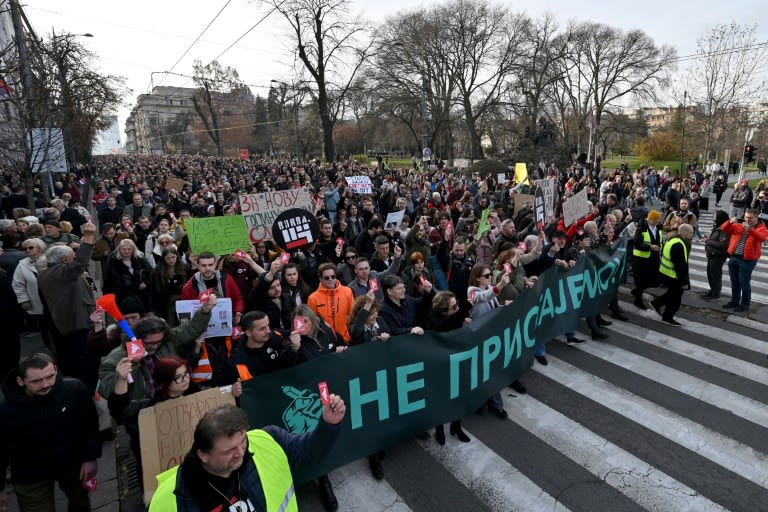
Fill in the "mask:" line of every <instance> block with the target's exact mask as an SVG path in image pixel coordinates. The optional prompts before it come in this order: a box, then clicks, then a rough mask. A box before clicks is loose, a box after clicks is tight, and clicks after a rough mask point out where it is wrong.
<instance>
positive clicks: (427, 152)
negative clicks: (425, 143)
mask: <svg viewBox="0 0 768 512" xmlns="http://www.w3.org/2000/svg"><path fill="white" fill-rule="evenodd" d="M422 155H424V158H423V160H424V161H425V162H428V161H429V159H430V158H432V150H431V149H429V148H424V151H422Z"/></svg>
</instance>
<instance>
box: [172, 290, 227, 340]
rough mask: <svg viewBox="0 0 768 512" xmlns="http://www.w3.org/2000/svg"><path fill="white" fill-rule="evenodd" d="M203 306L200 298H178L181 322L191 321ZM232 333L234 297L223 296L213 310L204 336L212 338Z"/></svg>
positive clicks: (177, 313) (177, 306) (177, 310)
mask: <svg viewBox="0 0 768 512" xmlns="http://www.w3.org/2000/svg"><path fill="white" fill-rule="evenodd" d="M201 307H203V304H201V303H200V301H199V300H177V301H176V315H177V316H178V317H179V324H183V323H185V322H189V321H190V320H191V319H192V317H193V316H195V313H197V312H198V310H199V309H200V308H201ZM231 335H232V299H229V298H226V297H225V298H223V299H221V298H220V299H219V300H218V301H217V302H216V305H215V306H214V307H213V311H211V319H210V321H209V322H208V329H206V331H205V334H204V336H205V337H206V338H211V337H213V336H231Z"/></svg>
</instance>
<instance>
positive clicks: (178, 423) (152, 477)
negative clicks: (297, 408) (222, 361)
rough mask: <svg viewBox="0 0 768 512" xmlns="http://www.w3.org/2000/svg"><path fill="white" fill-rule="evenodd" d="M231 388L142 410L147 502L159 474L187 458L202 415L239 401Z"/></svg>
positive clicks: (143, 459)
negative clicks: (236, 400) (215, 408)
mask: <svg viewBox="0 0 768 512" xmlns="http://www.w3.org/2000/svg"><path fill="white" fill-rule="evenodd" d="M231 388H232V387H231V386H229V387H228V388H227V387H224V388H212V389H207V390H205V391H200V392H199V393H194V394H192V395H189V396H182V397H179V398H175V399H173V400H168V401H166V402H160V403H159V404H157V405H155V406H154V407H149V408H147V409H142V410H141V412H140V413H139V438H140V440H141V462H142V465H143V467H144V502H145V503H149V500H150V499H151V498H152V495H153V494H154V493H155V490H156V489H157V479H156V477H157V475H159V474H160V473H162V472H163V471H165V470H167V469H170V468H172V467H174V466H177V465H179V464H181V462H182V461H183V460H184V456H185V455H186V454H187V452H188V451H189V449H190V448H191V447H192V441H193V435H194V433H195V427H197V424H198V423H199V422H200V418H202V417H203V415H204V414H205V413H206V412H208V411H209V410H211V409H213V408H214V407H218V406H220V405H224V404H232V405H234V404H235V398H234V397H233V396H232V391H231Z"/></svg>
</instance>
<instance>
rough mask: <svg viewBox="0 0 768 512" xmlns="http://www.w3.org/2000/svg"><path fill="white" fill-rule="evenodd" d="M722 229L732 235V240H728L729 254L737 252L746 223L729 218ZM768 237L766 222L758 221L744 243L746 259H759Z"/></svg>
mask: <svg viewBox="0 0 768 512" xmlns="http://www.w3.org/2000/svg"><path fill="white" fill-rule="evenodd" d="M720 230H721V231H722V232H723V233H728V234H729V235H731V240H730V241H729V242H728V254H729V255H733V253H735V252H736V246H737V245H739V240H741V234H742V233H743V232H744V224H741V223H739V222H731V221H730V220H727V221H725V222H723V225H722V226H720ZM766 239H768V228H766V227H765V224H762V223H758V224H757V226H755V227H754V228H752V229H751V230H750V231H749V234H748V235H747V240H746V241H745V243H744V259H745V260H746V261H756V260H759V259H760V256H761V255H762V252H763V242H765V240H766Z"/></svg>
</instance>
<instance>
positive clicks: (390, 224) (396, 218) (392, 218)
mask: <svg viewBox="0 0 768 512" xmlns="http://www.w3.org/2000/svg"><path fill="white" fill-rule="evenodd" d="M403 215H405V210H400V211H399V212H389V213H388V214H387V221H386V222H385V223H384V231H387V230H390V229H397V228H398V226H400V223H401V222H403Z"/></svg>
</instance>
